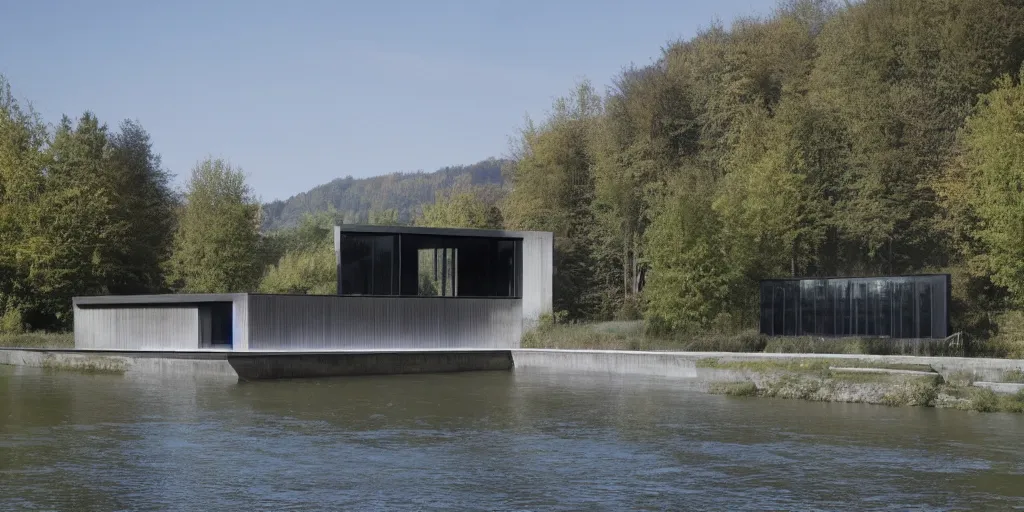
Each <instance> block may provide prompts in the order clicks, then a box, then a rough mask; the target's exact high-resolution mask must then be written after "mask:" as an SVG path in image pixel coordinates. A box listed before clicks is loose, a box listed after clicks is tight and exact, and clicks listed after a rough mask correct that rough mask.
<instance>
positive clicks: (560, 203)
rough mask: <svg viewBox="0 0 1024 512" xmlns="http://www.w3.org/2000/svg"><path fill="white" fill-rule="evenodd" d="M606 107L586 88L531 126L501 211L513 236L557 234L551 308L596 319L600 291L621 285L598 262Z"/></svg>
mask: <svg viewBox="0 0 1024 512" xmlns="http://www.w3.org/2000/svg"><path fill="white" fill-rule="evenodd" d="M601 108H602V100H601V97H600V96H598V95H597V93H596V92H595V91H594V89H593V87H592V86H591V85H590V84H589V83H588V82H584V83H582V84H580V85H579V87H577V89H576V90H575V91H574V92H573V93H572V94H571V95H570V96H568V97H566V98H561V99H559V100H557V101H556V102H555V105H554V109H553V112H552V114H551V116H550V118H549V119H548V120H547V121H546V122H545V123H544V125H542V126H541V127H535V126H533V124H532V123H529V122H528V124H527V127H526V128H525V129H524V130H523V132H522V133H521V136H520V139H519V140H518V141H516V146H514V147H513V152H514V154H515V155H514V156H515V158H514V163H513V164H511V165H510V167H509V169H508V171H509V181H510V182H511V189H510V191H509V193H508V195H507V197H506V199H505V201H504V203H503V206H502V211H501V212H502V216H503V218H504V220H505V224H506V226H507V227H509V228H511V229H531V230H544V231H551V232H553V233H554V236H555V262H554V265H555V268H557V269H558V271H557V272H556V275H555V276H554V307H555V308H556V309H557V310H559V311H566V312H567V313H568V314H569V316H570V317H571V318H593V317H595V316H597V314H598V313H599V307H600V296H601V293H600V289H601V288H603V287H606V286H608V285H611V286H616V285H617V284H618V283H617V282H614V281H613V282H611V283H609V282H608V281H609V280H610V276H609V275H608V274H606V273H602V272H600V271H597V270H596V266H595V260H594V247H595V242H594V225H595V219H594V214H593V209H592V203H593V200H594V175H593V166H594V155H593V151H592V143H593V137H594V134H595V130H596V128H597V123H598V121H599V118H600V115H601ZM602 281H603V282H604V284H603V285H602V284H598V283H601V282H602Z"/></svg>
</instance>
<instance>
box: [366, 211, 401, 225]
mask: <svg viewBox="0 0 1024 512" xmlns="http://www.w3.org/2000/svg"><path fill="white" fill-rule="evenodd" d="M368 217H369V218H368V222H369V223H370V224H373V225H376V226H397V225H399V224H400V222H399V221H398V210H396V209H394V208H386V209H383V210H380V209H372V210H370V212H369V214H368Z"/></svg>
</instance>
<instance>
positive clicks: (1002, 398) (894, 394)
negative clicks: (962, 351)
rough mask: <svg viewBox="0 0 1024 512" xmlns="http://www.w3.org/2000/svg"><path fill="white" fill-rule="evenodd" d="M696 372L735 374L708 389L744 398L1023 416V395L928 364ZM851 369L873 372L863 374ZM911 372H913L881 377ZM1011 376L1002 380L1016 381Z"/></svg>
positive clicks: (726, 367)
mask: <svg viewBox="0 0 1024 512" xmlns="http://www.w3.org/2000/svg"><path fill="white" fill-rule="evenodd" d="M697 366H698V368H704V369H710V370H721V371H728V372H731V378H735V379H736V380H735V381H730V382H720V383H715V384H712V385H711V386H710V389H709V391H711V392H712V393H716V394H723V395H729V396H741V397H771V398H795V399H802V400H811V401H820V402H853V403H867V404H879V405H889V406H923V407H939V408H952V409H960V410H967V411H978V412H1013V413H1022V412H1024V391H1021V392H1019V393H1017V394H1013V395H1005V394H997V393H995V392H993V391H992V390H990V389H987V388H982V387H975V386H974V385H973V384H974V382H973V381H972V380H971V376H970V375H968V374H958V375H951V376H950V377H949V378H943V377H942V376H941V375H939V374H938V373H936V372H934V371H933V370H932V369H931V367H929V366H927V365H892V364H874V363H868V362H861V361H849V360H830V359H827V358H823V359H805V360H800V361H721V360H718V359H715V358H709V359H702V360H700V361H698V363H697ZM849 368H862V369H869V368H870V369H874V370H878V371H879V373H861V372H855V371H852V370H849ZM885 370H904V371H905V370H910V371H913V372H915V373H882V372H884V371H885ZM1017 373H1019V372H1008V373H1007V374H1006V375H1004V377H1005V379H1006V380H1004V382H1012V381H1013V380H1014V379H1016V378H1018V376H1017Z"/></svg>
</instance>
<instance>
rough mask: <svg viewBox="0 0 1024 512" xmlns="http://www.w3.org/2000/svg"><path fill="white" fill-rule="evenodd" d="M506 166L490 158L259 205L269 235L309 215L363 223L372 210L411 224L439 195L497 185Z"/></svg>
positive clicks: (342, 183) (345, 181) (345, 182)
mask: <svg viewBox="0 0 1024 512" xmlns="http://www.w3.org/2000/svg"><path fill="white" fill-rule="evenodd" d="M504 164H505V161H503V160H498V159H495V158H490V159H487V160H483V161H481V162H477V163H475V164H472V165H457V166H451V167H445V168H442V169H438V170H436V171H434V172H431V173H425V172H409V173H401V172H399V173H393V174H388V175H384V176H376V177H373V178H361V179H355V178H353V177H351V176H346V177H344V178H339V179H336V180H334V181H331V182H330V183H326V184H323V185H319V186H317V187H314V188H313V189H311V190H309V191H307V192H303V193H301V194H297V195H295V196H292V197H289V198H288V199H285V200H283V201H281V200H279V201H273V202H270V203H267V204H265V205H263V226H264V228H265V229H267V230H276V229H281V228H287V227H294V226H295V225H297V224H298V223H299V221H301V220H302V218H303V217H304V216H305V215H306V214H309V213H317V212H321V211H325V210H334V211H337V212H339V215H340V217H341V220H342V221H344V222H346V223H348V224H359V223H364V222H367V220H368V219H369V216H370V212H371V211H377V210H395V211H397V212H398V219H399V221H401V222H403V223H408V222H412V220H413V219H414V218H415V217H416V216H417V215H418V214H419V213H420V211H421V210H422V208H423V206H424V205H427V204H430V203H432V202H433V201H434V199H435V194H436V193H437V192H438V191H443V190H448V189H451V188H454V187H460V186H488V185H490V186H494V187H500V186H501V182H502V181H501V179H502V178H501V169H502V166H503V165H504Z"/></svg>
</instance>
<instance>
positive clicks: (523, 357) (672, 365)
mask: <svg viewBox="0 0 1024 512" xmlns="http://www.w3.org/2000/svg"><path fill="white" fill-rule="evenodd" d="M512 357H513V359H514V360H515V363H516V370H517V371H519V370H522V371H531V370H543V371H559V372H583V373H604V374H623V375H629V374H632V375H650V376H661V377H675V378H683V379H698V380H702V381H705V382H718V381H731V380H735V378H736V375H735V372H732V371H730V370H719V369H714V368H699V367H698V364H697V363H698V361H700V360H702V359H711V358H714V359H718V360H720V361H724V362H728V361H784V360H795V359H796V360H798V359H832V360H839V361H842V360H851V361H866V362H873V363H881V364H915V365H930V366H931V367H932V368H933V369H934V370H935V371H936V372H938V373H939V374H941V375H942V376H943V377H949V376H951V375H953V374H955V373H960V372H965V373H967V374H970V375H971V376H972V378H973V379H974V380H980V381H999V380H1001V378H1002V377H1003V375H1004V374H1005V373H1006V372H1008V371H1012V370H1021V371H1024V360H1022V359H989V358H974V357H919V356H871V355H859V354H764V353H737V352H640V351H635V352H634V351H618V350H556V349H517V350H513V351H512Z"/></svg>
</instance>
